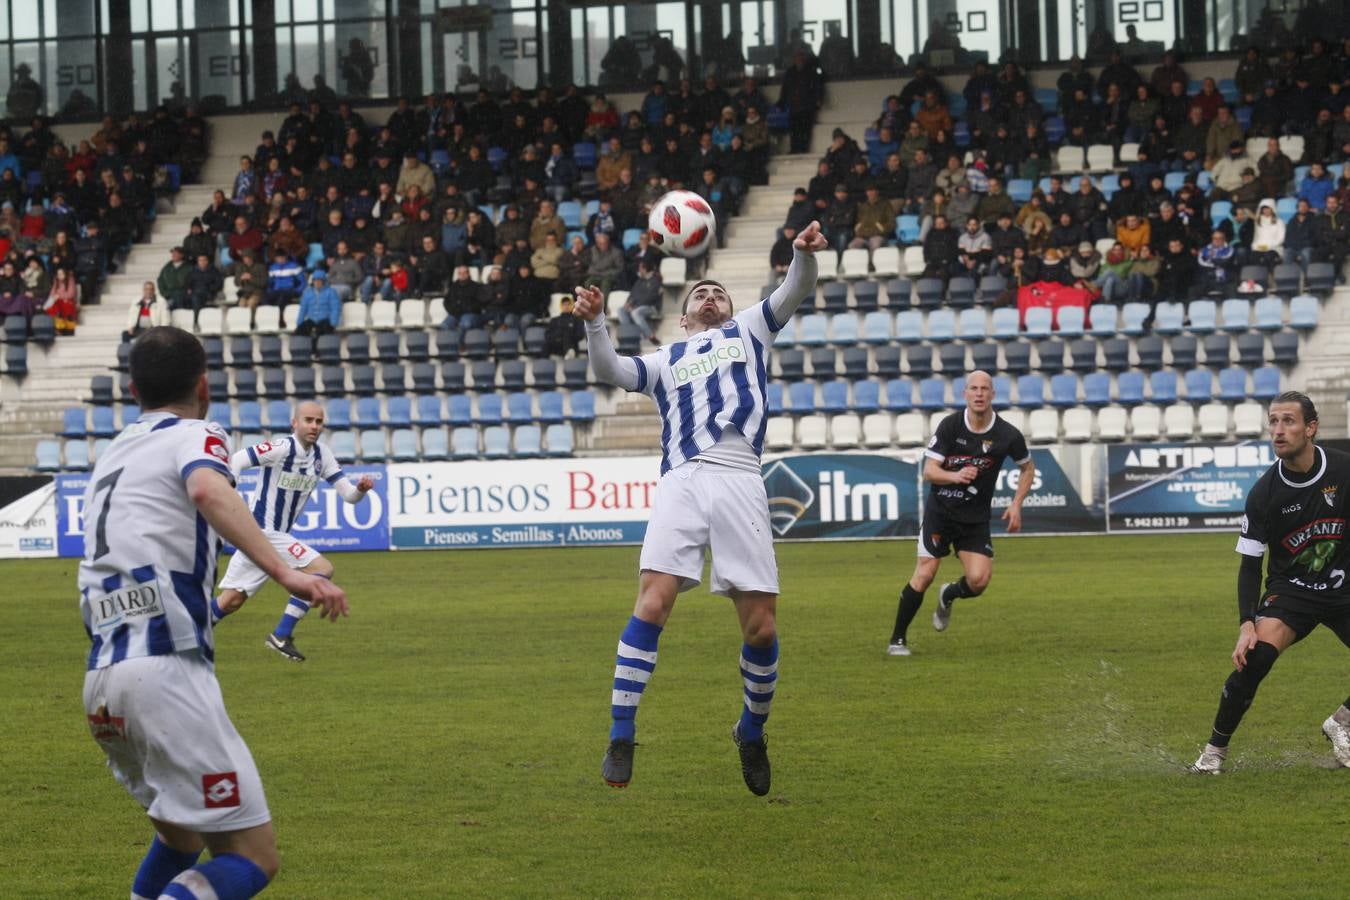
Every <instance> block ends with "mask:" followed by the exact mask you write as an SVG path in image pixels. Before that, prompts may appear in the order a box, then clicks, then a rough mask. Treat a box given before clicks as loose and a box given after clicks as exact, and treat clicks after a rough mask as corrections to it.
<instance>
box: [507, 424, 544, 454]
mask: <svg viewBox="0 0 1350 900" xmlns="http://www.w3.org/2000/svg"><path fill="white" fill-rule="evenodd" d="M512 438H513V443H514V446H515V456H516V457H517V458H520V459H531V458H534V457H538V456H543V455H544V443H543V442H544V435H543V433H542V432H541V431H540V430H539V426H538V425H521V426H519V427H517V428H516V431H515V434H514V435H512Z"/></svg>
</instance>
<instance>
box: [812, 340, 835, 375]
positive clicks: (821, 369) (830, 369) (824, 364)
mask: <svg viewBox="0 0 1350 900" xmlns="http://www.w3.org/2000/svg"><path fill="white" fill-rule="evenodd" d="M807 358H808V359H810V361H811V377H812V378H814V379H816V380H817V381H824V380H826V379H828V378H833V377H834V376H835V375H837V374H838V371H837V366H836V365H835V363H836V360H835V356H834V348H833V347H816V348H815V349H814V350H812V351H811V353H810V354H809V356H808V357H807Z"/></svg>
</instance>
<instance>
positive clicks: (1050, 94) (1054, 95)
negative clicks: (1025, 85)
mask: <svg viewBox="0 0 1350 900" xmlns="http://www.w3.org/2000/svg"><path fill="white" fill-rule="evenodd" d="M1033 96H1034V97H1035V100H1036V104H1037V105H1038V106H1040V108H1041V110H1042V111H1043V112H1044V113H1045V114H1046V115H1047V116H1053V115H1054V114H1055V113H1056V112H1057V111H1058V110H1059V91H1057V90H1055V89H1054V88H1052V87H1039V88H1036V89H1035V93H1034V95H1033Z"/></svg>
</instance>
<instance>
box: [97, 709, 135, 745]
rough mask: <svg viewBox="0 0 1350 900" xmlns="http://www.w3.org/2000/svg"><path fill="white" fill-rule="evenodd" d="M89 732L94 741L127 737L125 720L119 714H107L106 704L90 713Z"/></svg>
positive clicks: (120, 739)
mask: <svg viewBox="0 0 1350 900" xmlns="http://www.w3.org/2000/svg"><path fill="white" fill-rule="evenodd" d="M87 718H88V719H89V732H90V733H91V734H92V735H93V736H94V740H96V741H125V740H126V739H127V720H126V719H124V718H122V717H121V716H114V715H111V714H109V712H108V707H107V706H106V705H104V706H100V707H99V708H98V709H97V710H95V711H94V712H92V713H90V714H89V715H88V716H87Z"/></svg>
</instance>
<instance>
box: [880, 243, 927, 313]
mask: <svg viewBox="0 0 1350 900" xmlns="http://www.w3.org/2000/svg"><path fill="white" fill-rule="evenodd" d="M917 249H918V251H919V261H920V267H919V271H920V272H922V271H923V266H922V262H923V248H922V247H919V248H917ZM905 260H906V262H908V260H909V250H906V251H905ZM913 298H914V284H913V282H911V281H910V280H909V279H908V278H892V279H891V280H890V281H888V282H886V305H887V306H888V307H890V308H891V309H893V310H902V309H909V308H910V306H911V305H912V301H913Z"/></svg>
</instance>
